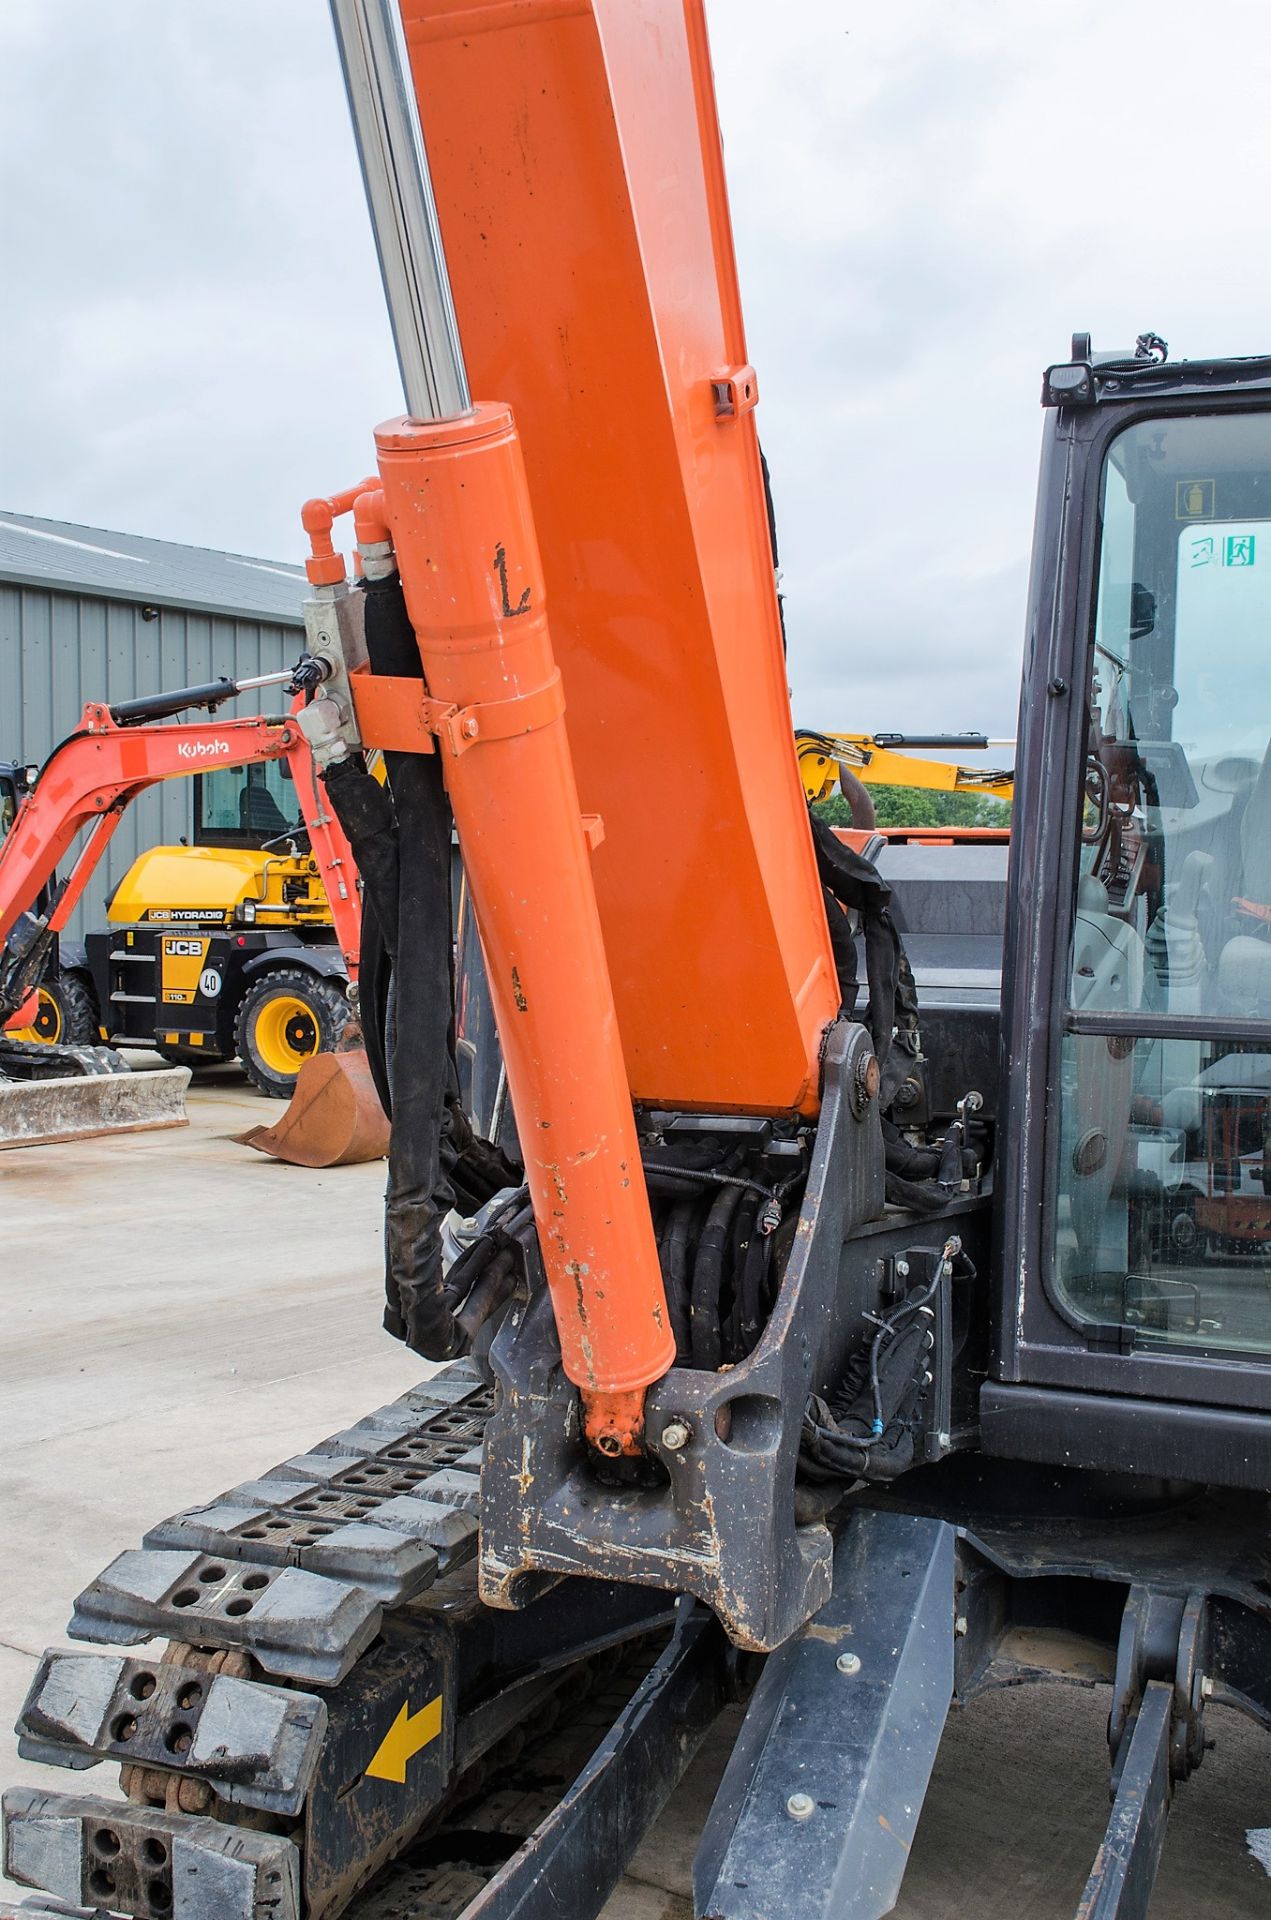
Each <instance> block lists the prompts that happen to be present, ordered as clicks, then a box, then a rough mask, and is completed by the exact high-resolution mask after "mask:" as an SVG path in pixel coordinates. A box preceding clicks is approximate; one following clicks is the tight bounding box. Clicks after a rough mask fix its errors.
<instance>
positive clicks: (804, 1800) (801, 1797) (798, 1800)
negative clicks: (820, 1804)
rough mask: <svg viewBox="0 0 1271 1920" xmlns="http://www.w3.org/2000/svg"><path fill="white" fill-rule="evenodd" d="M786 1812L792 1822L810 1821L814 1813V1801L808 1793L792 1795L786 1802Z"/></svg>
mask: <svg viewBox="0 0 1271 1920" xmlns="http://www.w3.org/2000/svg"><path fill="white" fill-rule="evenodd" d="M786 1812H787V1813H788V1814H789V1816H790V1818H791V1819H792V1820H810V1819H811V1818H812V1815H813V1814H814V1813H815V1812H816V1801H815V1800H814V1799H813V1798H812V1795H811V1794H810V1793H792V1794H791V1795H790V1798H789V1799H788V1800H787V1801H786Z"/></svg>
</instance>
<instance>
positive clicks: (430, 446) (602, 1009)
mask: <svg viewBox="0 0 1271 1920" xmlns="http://www.w3.org/2000/svg"><path fill="white" fill-rule="evenodd" d="M375 439H376V445H377V447H378V450H379V466H380V474H381V477H382V482H383V489H384V503H385V512H386V518H387V521H388V526H389V531H390V534H391V537H392V541H393V546H394V548H395V550H396V553H397V563H398V567H399V570H400V573H401V579H402V586H403V589H404V591H405V596H406V606H407V609H408V611H409V614H410V618H411V623H412V625H413V627H414V629H415V636H416V639H417V641H418V643H419V652H420V657H421V659H422V661H423V667H424V675H425V678H426V680H427V685H428V692H429V695H430V696H431V698H432V699H433V700H434V701H438V702H442V703H445V705H447V706H450V705H453V707H454V708H455V709H456V712H455V713H454V715H453V717H452V721H451V724H450V725H449V726H448V727H446V728H444V729H443V730H442V731H441V733H440V735H439V744H440V747H441V751H442V754H443V758H444V765H445V777H446V785H447V788H448V790H449V793H450V800H451V805H452V806H453V808H454V815H455V825H456V827H457V829H458V833H459V843H460V847H461V849H462V853H463V862H464V870H465V873H466V876H467V879H468V883H469V886H470V888H471V892H472V900H473V906H474V908H475V911H476V915H477V924H478V926H479V928H480V931H481V938H482V944H483V946H484V949H485V956H486V964H487V969H488V972H489V978H490V993H491V997H492V1000H493V1003H494V1010H495V1016H496V1019H497V1022H498V1028H499V1038H500V1040H501V1041H502V1043H503V1053H504V1059H505V1062H506V1065H507V1075H508V1084H509V1087H510V1089H511V1093H512V1099H513V1103H514V1106H515V1110H516V1116H517V1123H518V1128H519V1132H520V1140H521V1147H522V1150H523V1152H524V1155H525V1171H526V1177H527V1179H528V1181H529V1186H530V1192H531V1195H532V1198H533V1202H534V1215H535V1219H536V1220H537V1222H538V1227H539V1244H540V1246H541V1248H542V1254H543V1264H544V1267H545V1270H546V1275H547V1283H548V1286H549V1288H550V1290H551V1296H552V1304H553V1308H554V1311H555V1316H556V1325H557V1328H558V1330H559V1334H560V1343H561V1358H562V1361H563V1364H564V1368H565V1372H566V1374H567V1375H568V1376H569V1378H570V1379H571V1380H572V1381H573V1382H574V1383H575V1384H576V1385H577V1386H578V1387H579V1389H580V1390H581V1393H582V1397H583V1404H584V1419H585V1427H586V1432H587V1436H588V1438H589V1439H590V1440H591V1441H592V1443H593V1444H594V1445H596V1446H598V1447H599V1448H600V1449H601V1450H602V1451H604V1452H608V1453H621V1452H631V1451H633V1450H635V1448H636V1447H637V1445H638V1440H639V1432H640V1425H641V1419H642V1408H643V1400H644V1389H645V1387H647V1386H648V1385H650V1384H651V1382H652V1381H654V1380H656V1379H658V1378H659V1377H660V1376H661V1375H662V1374H663V1373H665V1372H666V1370H667V1368H668V1367H669V1366H670V1365H671V1363H672V1361H673V1359H674V1357H675V1342H674V1338H673V1336H672V1333H671V1328H670V1319H669V1316H668V1313H667V1308H666V1297H665V1292H664V1289H663V1285H662V1274H661V1269H660V1266H659V1263H658V1254H657V1245H656V1241H655V1239H654V1233H653V1223H652V1220H651V1218H650V1214H649V1202H648V1194H647V1191H646V1189H645V1184H644V1176H643V1172H642V1169H641V1164H640V1151H639V1145H638V1142H637V1139H636V1131H635V1121H634V1117H633V1114H632V1106H631V1094H630V1089H629V1087H628V1083H627V1076H626V1069H625V1065H624V1061H623V1054H622V1042H621V1038H620V1036H619V1033H618V1022H617V1016H616V1014H615V1011H614V1001H613V989H612V987H611V985H610V979H609V968H608V963H607V960H606V956H605V948H604V941H603V938H602V935H601V929H600V916H599V913H598V911H597V907H596V896H595V890H594V887H593V884H592V877H591V869H590V858H591V855H590V851H589V847H588V840H587V835H586V833H585V830H584V826H583V821H582V817H581V814H580V811H579V804H578V792H577V788H576V785H575V781H574V769H573V762H572V760H571V758H570V751H569V741H568V738H567V735H566V731H565V721H564V700H563V695H562V693H561V685H560V677H559V674H558V672H557V669H556V662H555V660H554V658H553V654H552V646H551V639H550V635H549V631H548V622H547V610H546V604H545V591H544V585H543V573H542V568H541V564H540V561H539V553H538V543H537V540H536V537H535V533H534V525H533V518H532V514H531V509H530V503H529V490H528V486H527V484H526V478H525V469H524V465H523V462H522V459H521V450H520V444H519V441H518V439H517V434H516V429H515V426H514V425H513V421H512V415H511V412H510V410H509V409H508V408H506V407H502V406H497V405H494V406H480V407H477V408H476V409H475V410H474V411H473V413H471V414H470V415H466V416H464V417H461V418H459V419H453V420H445V421H440V422H433V423H423V422H419V421H414V420H408V419H402V420H394V421H390V422H389V423H388V424H387V425H385V426H382V427H380V428H379V429H378V431H377V432H376V436H375Z"/></svg>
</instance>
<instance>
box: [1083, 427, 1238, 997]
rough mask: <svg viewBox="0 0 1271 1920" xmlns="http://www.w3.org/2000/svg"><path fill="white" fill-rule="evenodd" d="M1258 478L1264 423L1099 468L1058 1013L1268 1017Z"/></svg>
mask: <svg viewBox="0 0 1271 1920" xmlns="http://www.w3.org/2000/svg"><path fill="white" fill-rule="evenodd" d="M1269 483H1271V423H1269V422H1268V420H1267V418H1266V417H1265V416H1263V415H1230V416H1227V417H1225V418H1222V417H1220V418H1217V419H1214V418H1210V419H1206V420H1176V421H1169V422H1152V423H1151V424H1148V425H1143V426H1139V427H1132V428H1130V429H1129V430H1128V431H1127V432H1126V433H1124V434H1122V435H1121V436H1120V438H1119V439H1118V440H1117V441H1116V442H1115V443H1114V446H1113V450H1112V452H1111V454H1110V455H1109V459H1108V463H1107V468H1106V472H1105V484H1104V524H1103V540H1102V553H1101V559H1100V568H1099V581H1098V591H1097V598H1096V616H1095V632H1094V645H1093V648H1092V652H1091V665H1090V673H1089V677H1088V680H1087V683H1086V685H1085V687H1084V689H1083V693H1084V697H1085V704H1086V749H1085V806H1084V817H1083V822H1082V840H1081V859H1080V863H1079V864H1080V874H1081V878H1080V888H1079V896H1078V903H1077V905H1078V912H1077V919H1076V926H1075V933H1074V940H1073V946H1072V955H1071V1000H1072V1005H1073V1006H1074V1007H1076V1008H1084V1009H1086V1010H1089V1011H1102V1012H1114V1011H1127V1010H1130V1009H1141V1010H1144V1011H1151V1012H1157V1013H1182V1014H1188V1013H1205V1014H1208V1015H1222V1014H1226V1013H1230V1014H1232V1015H1235V1016H1238V1017H1255V1018H1260V1017H1265V1016H1271V760H1269V758H1268V745H1269V743H1271V484H1269ZM1250 943H1252V944H1250Z"/></svg>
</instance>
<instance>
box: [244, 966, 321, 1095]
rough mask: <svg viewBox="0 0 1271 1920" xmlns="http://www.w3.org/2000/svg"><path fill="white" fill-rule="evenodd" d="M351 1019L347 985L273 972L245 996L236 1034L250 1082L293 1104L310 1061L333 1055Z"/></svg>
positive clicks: (292, 971)
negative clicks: (295, 1090)
mask: <svg viewBox="0 0 1271 1920" xmlns="http://www.w3.org/2000/svg"><path fill="white" fill-rule="evenodd" d="M348 1017H349V1003H348V1000H347V998H346V996H345V991H344V985H343V982H341V981H338V980H330V979H327V978H326V977H325V976H324V975H322V974H318V973H309V972H308V971H306V969H305V968H303V967H273V968H271V969H270V971H269V972H268V973H267V974H265V975H264V976H263V977H262V978H260V979H258V980H255V981H253V983H252V985H251V986H250V987H249V988H248V990H247V992H246V993H245V994H244V996H243V1001H242V1005H241V1006H240V1007H239V1009H238V1020H237V1022H236V1024H235V1028H234V1040H235V1045H236V1046H237V1048H238V1057H239V1059H240V1060H241V1061H242V1063H243V1067H244V1069H245V1071H246V1073H247V1077H248V1079H249V1080H250V1081H251V1082H252V1085H253V1086H256V1087H259V1088H260V1090H261V1092H262V1093H268V1094H272V1095H273V1097H274V1099H275V1100H290V1098H291V1094H292V1089H293V1088H294V1087H295V1084H296V1075H297V1074H298V1073H299V1071H300V1069H301V1067H302V1066H303V1065H304V1063H305V1061H306V1060H310V1059H312V1057H313V1055H314V1054H315V1053H330V1051H331V1050H332V1048H333V1047H334V1046H335V1044H336V1042H337V1041H338V1039H339V1038H340V1035H341V1033H342V1032H343V1031H344V1023H345V1021H346V1020H347V1019H348Z"/></svg>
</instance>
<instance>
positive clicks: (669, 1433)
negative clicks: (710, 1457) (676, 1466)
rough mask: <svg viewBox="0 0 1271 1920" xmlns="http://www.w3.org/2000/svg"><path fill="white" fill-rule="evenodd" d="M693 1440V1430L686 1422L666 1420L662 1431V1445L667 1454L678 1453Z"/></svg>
mask: <svg viewBox="0 0 1271 1920" xmlns="http://www.w3.org/2000/svg"><path fill="white" fill-rule="evenodd" d="M692 1438H693V1429H692V1428H691V1427H690V1426H689V1424H688V1422H687V1421H686V1420H668V1422H667V1424H666V1425H665V1426H664V1427H663V1429H662V1445H663V1446H664V1447H665V1449H666V1451H667V1452H668V1453H679V1451H680V1450H681V1448H683V1447H686V1446H687V1445H688V1443H689V1441H690V1440H691V1439H692Z"/></svg>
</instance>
